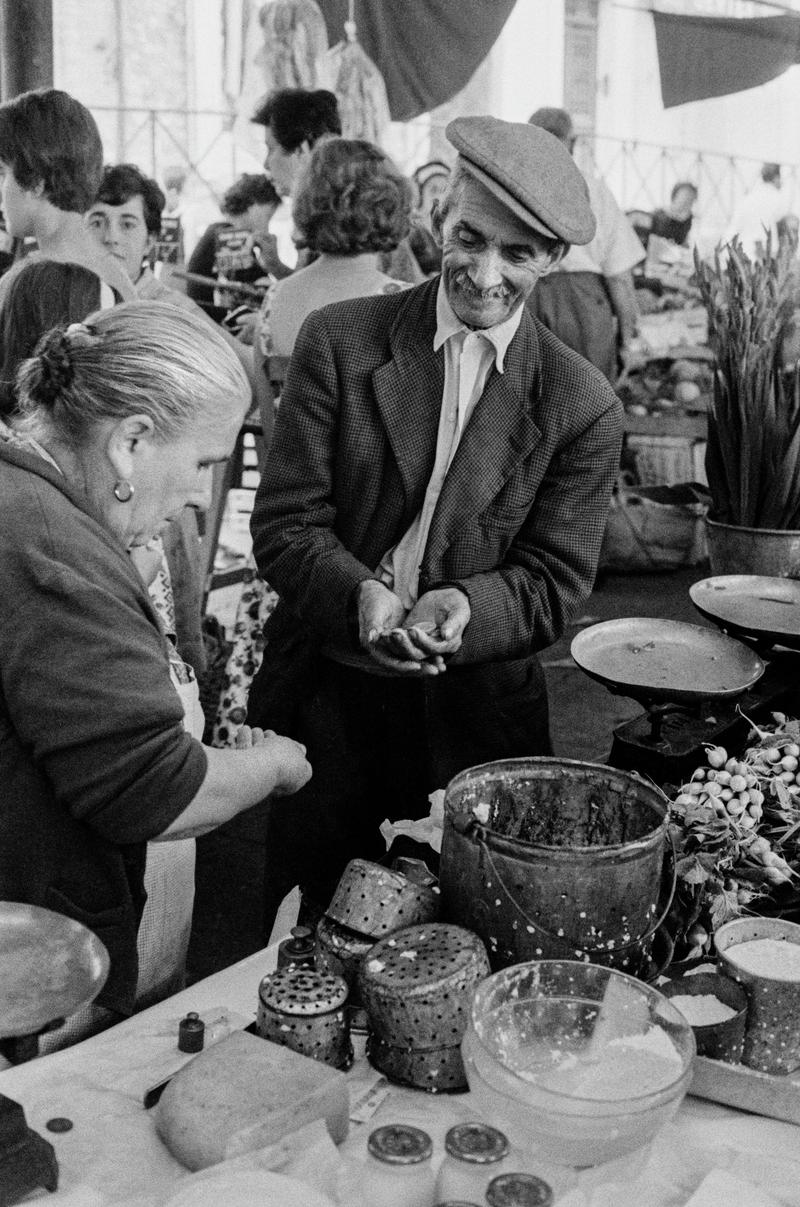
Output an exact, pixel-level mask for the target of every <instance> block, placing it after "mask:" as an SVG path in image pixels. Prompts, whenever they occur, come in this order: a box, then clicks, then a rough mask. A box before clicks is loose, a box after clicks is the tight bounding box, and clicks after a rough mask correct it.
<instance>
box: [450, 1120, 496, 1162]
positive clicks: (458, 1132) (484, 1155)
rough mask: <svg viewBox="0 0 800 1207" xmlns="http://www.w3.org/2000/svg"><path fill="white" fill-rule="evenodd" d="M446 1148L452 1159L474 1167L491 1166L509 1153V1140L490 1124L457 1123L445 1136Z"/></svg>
mask: <svg viewBox="0 0 800 1207" xmlns="http://www.w3.org/2000/svg"><path fill="white" fill-rule="evenodd" d="M444 1146H445V1148H446V1149H447V1151H448V1152H449V1154H450V1156H451V1157H458V1158H459V1159H460V1160H461V1161H468V1162H469V1163H470V1164H473V1165H491V1164H492V1163H493V1162H495V1161H502V1159H503V1157H505V1156H506V1154H507V1153H508V1140H507V1139H506V1137H505V1136H504V1135H503V1133H502V1132H501V1131H498V1130H497V1128H496V1127H490V1126H489V1124H488V1123H457V1124H456V1126H455V1127H451V1128H450V1130H449V1132H448V1133H447V1135H446V1136H445V1140H444Z"/></svg>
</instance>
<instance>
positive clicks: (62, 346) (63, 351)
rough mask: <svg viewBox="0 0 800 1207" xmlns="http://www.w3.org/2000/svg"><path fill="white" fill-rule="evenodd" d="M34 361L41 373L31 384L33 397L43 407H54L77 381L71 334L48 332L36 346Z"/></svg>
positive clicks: (56, 331)
mask: <svg viewBox="0 0 800 1207" xmlns="http://www.w3.org/2000/svg"><path fill="white" fill-rule="evenodd" d="M33 359H34V361H35V362H37V367H38V370H39V371H38V374H37V376H36V379H35V380H34V381H33V382H32V383H31V385H32V389H31V397H32V398H33V399H34V401H36V402H38V403H40V404H41V405H42V406H45V407H48V408H49V407H52V406H53V405H54V404H55V402H56V400H57V399H58V398H59V397H60V396H61V395H62V394H63V393H64V391H65V390H68V389H69V388H70V386H71V385H72V383H73V381H74V380H75V367H74V365H73V363H72V352H71V349H70V339H69V333H68V332H67V331H64V330H61V329H57V330H55V331H48V332H47V334H46V335H43V336H42V338H41V339H40V340H39V343H38V344H37V345H36V349H35V351H34V353H33Z"/></svg>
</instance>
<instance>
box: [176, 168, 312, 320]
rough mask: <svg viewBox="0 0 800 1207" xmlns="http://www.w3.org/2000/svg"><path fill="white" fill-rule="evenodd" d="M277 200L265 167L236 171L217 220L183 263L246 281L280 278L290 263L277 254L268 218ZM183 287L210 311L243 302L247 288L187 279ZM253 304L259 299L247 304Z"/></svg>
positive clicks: (209, 275)
mask: <svg viewBox="0 0 800 1207" xmlns="http://www.w3.org/2000/svg"><path fill="white" fill-rule="evenodd" d="M280 204H281V199H280V196H279V195H278V192H277V190H276V188H275V186H274V184H273V183H272V181H271V180H269V179H268V178H267V177H266V176H265V175H264V174H263V173H258V174H255V173H253V174H246V175H243V176H240V177H239V179H238V180H237V181H236V183H235V184H233V185H232V186H231V187H230V188H229V189H228V191H227V192H226V193H225V196H224V197H223V199H222V204H221V207H220V208H221V210H222V213H223V215H224V218H223V220H222V221H221V222H212V223H211V225H210V226H209V227H208V228H207V229H206V231H205V233H204V234H203V235H202V236H201V238H200V240H199V242H198V244H197V246H196V247H195V249H194V251H193V252H192V255H191V257H190V259H189V263H188V264H187V266H186V267H187V272H190V273H195V274H197V275H198V276H203V277H207V278H212V277H214V278H222V279H223V280H226V281H239V282H242V283H244V284H248V285H255V284H256V283H257V282H262V283H263V284H264V286H265V287H266V285H267V284H268V283H269V280H270V279H274V280H280V279H281V278H282V277H285V276H288V274H289V273H290V272H291V269H290V268H288V267H287V266H286V265H285V264H283V263H282V262H281V260H280V257H279V256H278V242H277V239H276V237H275V235H274V234H272V232H271V231H270V223H271V222H272V219H273V218H274V216H275V213H276V211H277V209H278V207H279V206H280ZM186 293H187V294H188V296H189V297H190V298H193V299H194V300H195V301H196V302H197V303H198V304H199V305H201V306H202V307H203V309H204V310H206V311H208V312H209V313H211V314H212V315H216V314H217V311H219V310H223V311H224V312H227V311H229V310H231V309H234V308H235V307H238V306H239V305H247V298H246V295H245V294H241V293H236V292H235V291H232V290H231V291H228V290H222V289H215V288H214V286H212V285H203V284H200V283H199V282H196V281H192V280H189V281H187V283H186ZM249 308H250V309H253V310H257V309H258V306H257V305H250V307H249Z"/></svg>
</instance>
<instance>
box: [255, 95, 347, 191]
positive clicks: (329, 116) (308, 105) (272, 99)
mask: <svg viewBox="0 0 800 1207" xmlns="http://www.w3.org/2000/svg"><path fill="white" fill-rule="evenodd" d="M252 120H253V121H254V122H255V123H256V125H259V126H263V127H264V140H265V142H266V144H267V155H266V158H265V160H264V167H265V168H266V170H267V172H268V173H269V176H270V178H271V180H272V183H273V184H274V185H275V188H276V189H277V190H278V192H279V193H280V195H281V197H291V196H292V194H293V192H294V186H295V183H296V181H297V178H298V176H299V174H300V172H301V171H302V169H303V167H304V166H305V163H306V161H307V159H308V157H309V155H310V154H311V151H312V149H313V147H314V145H315V143H316V142H317V141H318V139H320V138H324V137H325V136H326V135H332V134H341V132H342V123H341V121H340V119H339V106H338V102H337V100H336V97H335V96H334V94H333V93H332V92H328V90H327V89H325V88H317V89H314V90H310V89H306V88H281V89H279V90H278V91H277V92H273V93H271V94H270V95H269V96H268V97H266V98H265V99H264V100H263V101H262V102H261V104H260V105H259V107H258V108H257V109H256V111H255V113H254V114H253V118H252Z"/></svg>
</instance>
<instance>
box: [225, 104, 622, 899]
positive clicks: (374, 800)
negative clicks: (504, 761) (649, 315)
mask: <svg viewBox="0 0 800 1207" xmlns="http://www.w3.org/2000/svg"><path fill="white" fill-rule="evenodd" d="M447 136H448V138H449V140H450V142H451V143H452V145H453V146H454V147H455V149H456V151H457V152H458V158H457V160H456V163H455V167H454V170H453V173H452V178H451V181H450V185H449V189H448V191H447V193H446V195H445V196H444V197H443V198H442V200H441V202H440V203H439V206H438V209H437V211H436V213H435V218H434V229H435V232H436V236H437V239H438V240H439V242H440V244H441V247H442V273H441V276H440V277H436V278H433V279H432V280H430V281H427V282H425V283H424V284H422V285H419V286H417V287H415V288H413V289H410V290H407V291H403V292H399V293H395V294H390V295H385V296H381V297H370V298H364V299H359V300H355V301H347V302H341V303H337V304H335V305H332V306H327V307H325V308H324V309H323V310H320V311H317V312H316V313H315V314H312V315H311V316H310V318H309V319H308V320H307V321H306V323H305V326H304V327H303V329H302V330H301V332H300V336H299V339H298V341H297V344H296V348H295V352H294V355H293V356H292V362H291V366H290V369H289V375H288V380H287V382H286V386H285V390H284V393H283V395H282V398H281V405H280V412H279V415H278V420H277V425H276V430H275V439H274V444H273V447H272V451H271V454H270V458H269V462H268V465H267V468H266V472H265V473H264V477H263V480H262V482H261V486H260V488H259V490H258V494H257V497H256V505H255V510H254V513H253V520H252V532H253V541H254V551H255V556H256V560H257V562H258V566H259V569H260V570H261V573H262V574H263V576H264V577H265V578H266V579H267V580H268V581H269V582H270V583H271V584H272V585H273V586H274V587H275V588H276V589H277V591H278V593H279V595H280V604H279V606H278V608H277V609H276V611H275V612H274V614H273V615H272V616H271V617H270V620H269V621H268V624H267V628H266V631H265V638H266V648H265V656H264V661H263V664H262V666H261V670H260V672H259V674H258V675H257V677H256V680H255V682H254V684H253V689H252V693H251V698H250V715H249V718H248V719H249V720H250V722H251V723H252V724H259V725H266V726H269V727H273V728H275V729H279V730H280V731H281V732H286V733H291V734H292V735H293V736H294V737H295V738H298V739H300V740H301V741H303V742H304V743H306V745H307V748H308V758H309V760H310V762H311V764H312V766H313V768H314V775H313V778H312V780H311V782H310V783H309V784H308V785H307V787H306V788H305V789H303V790H302V791H301V792H300V793H298V794H297V795H296V796H295V797H293V799H292V808H291V809H290V810H289V809H286V810H283V809H282V808H281V807H280V806H277V807H275V808H274V809H273V811H272V813H271V815H270V817H269V822H268V825H269V829H270V841H269V843H268V844H267V851H268V852H269V853H270V858H271V862H270V866H269V867H268V868H267V884H266V888H267V911H266V916H267V919H268V920H270V919H271V918H272V916H273V913H274V910H275V908H276V907H277V905H278V903H279V902H280V900H281V898H282V897H283V895H284V894H285V893H286V892H287V891H288V890H289V889H291V888H292V887H293V885H295V884H297V883H299V884H300V885H301V886H302V888H303V890H304V894H305V896H306V899H308V900H311V901H313V902H314V903H315V904H316V905H317V906H321V907H324V906H325V905H326V904H327V903H328V901H329V899H330V896H331V893H332V892H333V890H334V888H335V886H336V883H337V880H338V878H339V876H340V874H341V872H342V870H343V868H344V866H345V865H346V863H347V861H348V860H349V859H350V858H352V857H355V856H359V857H364V858H367V859H379V858H380V857H381V856H382V855H384V854H385V844H384V842H383V840H382V838H381V836H380V834H379V830H378V827H379V824H380V823H381V822H382V821H383V819H384V818H387V817H388V818H390V819H400V818H414V817H422V816H426V815H427V813H428V810H429V805H428V795H429V793H431V792H433V791H434V790H435V789H438V788H444V787H445V786H446V785H447V783H448V781H449V780H450V778H451V777H452V776H453V775H454V774H455V773H456V772H457V771H460V770H462V769H463V768H465V767H468V766H472V765H474V764H477V763H482V762H485V761H487V760H490V759H498V758H508V757H516V756H524V755H542V754H548V753H550V752H551V746H550V737H549V728H548V711H547V697H546V690H545V683H544V677H543V673H542V670H541V667H540V664H539V660H538V658H537V652H538V651H539V650H542V649H545V648H546V647H547V646H549V645H551V644H552V642H554V641H555V640H556V639H557V638H558V637H559V635H560V634H561V633H562V632H563V631H564V628H565V626H566V625H567V623H568V621H569V619H570V617H572V616H573V615H574V614H575V612H576V609H578V608H579V607H580V605H581V603H582V602H583V601H584V600H585V598H586V597H587V595H588V594H589V592H590V591H591V588H592V584H593V580H594V575H595V569H596V565H597V558H598V553H599V549H600V543H601V539H602V535H603V529H604V525H605V520H606V511H607V506H608V500H609V494H610V491H611V488H612V484H613V482H614V478H615V475H616V472H617V469H618V465H619V454H620V444H621V431H622V428H621V411H620V405H619V402H618V400H617V398H616V396H615V395H614V393H613V392H612V390H611V388H610V387H609V385H608V383H607V381H606V380H605V379H604V377H603V376H602V375H601V374H600V373H599V372H598V371H597V370H596V369H594V368H593V367H592V366H591V365H589V364H588V362H587V361H585V360H584V359H583V358H582V357H580V356H578V355H577V354H576V353H574V352H572V351H571V350H570V349H568V348H566V347H565V346H564V345H563V344H562V343H560V342H559V340H558V339H556V338H555V336H553V335H552V334H551V333H550V332H549V331H548V330H547V329H546V328H545V327H543V326H542V325H541V324H540V323H539V322H538V321H537V320H536V319H534V318H533V317H532V316H531V315H530V313H529V312H528V310H527V308H526V307H525V305H524V303H525V300H526V298H527V297H528V295H529V294H530V292H531V290H533V289H534V288H535V286H536V283H537V281H538V280H539V279H540V278H541V277H543V276H545V275H546V274H547V273H549V272H550V271H551V270H552V269H553V268H554V266H555V265H556V264H557V263H558V261H559V259H560V258H561V257H562V256H563V255H564V253H565V251H566V249H567V247H568V246H569V244H571V243H586V242H588V241H589V240H590V239H591V238H592V236H593V234H594V230H595V222H594V217H593V215H592V211H591V209H590V207H589V202H588V198H587V190H586V185H585V183H584V180H583V177H582V176H581V174H580V172H579V171H578V169H577V168H576V166H575V164H574V162H573V160H572V158H571V157H570V154H569V152H568V151H567V149H566V147H564V146H563V145H562V144H561V143H560V142H559V141H558V140H557V139H555V138H553V136H552V135H551V134H549V133H547V132H546V131H543V130H540V129H538V128H536V127H534V126H530V125H527V124H525V125H523V124H516V123H509V122H503V121H498V120H496V119H494V118H490V117H465V118H458V119H456V120H455V121H453V122H451V123H450V125H449V126H448V127H447Z"/></svg>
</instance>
